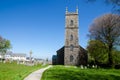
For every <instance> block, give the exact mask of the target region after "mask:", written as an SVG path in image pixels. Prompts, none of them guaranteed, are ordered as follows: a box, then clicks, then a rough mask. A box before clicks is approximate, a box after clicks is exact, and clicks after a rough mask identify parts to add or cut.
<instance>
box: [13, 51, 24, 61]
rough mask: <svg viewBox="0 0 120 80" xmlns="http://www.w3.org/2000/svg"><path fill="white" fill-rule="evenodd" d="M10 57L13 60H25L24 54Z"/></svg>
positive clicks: (15, 54) (14, 54)
mask: <svg viewBox="0 0 120 80" xmlns="http://www.w3.org/2000/svg"><path fill="white" fill-rule="evenodd" d="M11 57H12V59H13V60H22V61H24V60H26V54H24V53H13V54H12V55H11Z"/></svg>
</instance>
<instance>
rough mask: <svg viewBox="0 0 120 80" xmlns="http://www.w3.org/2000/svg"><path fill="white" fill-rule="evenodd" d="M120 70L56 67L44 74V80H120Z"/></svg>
mask: <svg viewBox="0 0 120 80" xmlns="http://www.w3.org/2000/svg"><path fill="white" fill-rule="evenodd" d="M119 79H120V70H115V69H80V68H76V67H64V66H54V67H53V68H50V69H48V70H46V71H45V72H44V73H43V76H42V80H119Z"/></svg>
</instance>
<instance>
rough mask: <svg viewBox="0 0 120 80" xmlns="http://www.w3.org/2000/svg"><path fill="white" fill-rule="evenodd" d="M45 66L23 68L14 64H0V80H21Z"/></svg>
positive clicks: (23, 66)
mask: <svg viewBox="0 0 120 80" xmlns="http://www.w3.org/2000/svg"><path fill="white" fill-rule="evenodd" d="M42 67H45V66H41V65H37V66H25V65H20V64H19V65H17V64H16V63H5V64H4V63H0V80H23V79H24V77H26V76H27V75H28V74H30V73H31V72H33V71H35V70H37V69H40V68H42Z"/></svg>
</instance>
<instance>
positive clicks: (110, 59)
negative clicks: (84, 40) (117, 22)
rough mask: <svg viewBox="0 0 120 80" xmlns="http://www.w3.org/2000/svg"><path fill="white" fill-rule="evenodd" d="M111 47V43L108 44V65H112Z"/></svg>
mask: <svg viewBox="0 0 120 80" xmlns="http://www.w3.org/2000/svg"><path fill="white" fill-rule="evenodd" d="M112 47H113V46H112V44H110V45H109V48H108V60H109V66H110V67H114V64H113V58H112Z"/></svg>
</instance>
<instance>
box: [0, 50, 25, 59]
mask: <svg viewBox="0 0 120 80" xmlns="http://www.w3.org/2000/svg"><path fill="white" fill-rule="evenodd" d="M2 57H3V56H2V53H0V58H2ZM4 58H5V59H6V60H20V61H24V60H26V54H24V53H13V52H11V51H8V52H6V54H5V55H4Z"/></svg>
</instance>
